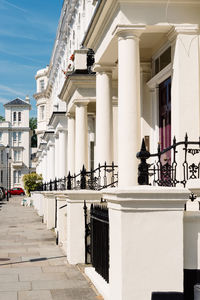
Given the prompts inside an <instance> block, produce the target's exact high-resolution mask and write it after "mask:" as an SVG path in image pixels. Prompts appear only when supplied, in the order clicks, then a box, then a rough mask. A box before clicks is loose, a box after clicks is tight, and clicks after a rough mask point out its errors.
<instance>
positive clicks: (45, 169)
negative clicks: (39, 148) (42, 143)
mask: <svg viewBox="0 0 200 300" xmlns="http://www.w3.org/2000/svg"><path fill="white" fill-rule="evenodd" d="M43 151H44V154H43V164H42V168H43V173H42V174H43V180H44V181H47V151H46V150H43Z"/></svg>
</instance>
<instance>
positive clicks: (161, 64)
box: [154, 47, 171, 75]
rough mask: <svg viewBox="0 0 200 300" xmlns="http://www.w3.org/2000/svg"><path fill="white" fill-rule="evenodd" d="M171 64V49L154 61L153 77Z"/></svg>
mask: <svg viewBox="0 0 200 300" xmlns="http://www.w3.org/2000/svg"><path fill="white" fill-rule="evenodd" d="M170 62H171V47H169V48H167V49H166V50H165V51H164V52H163V53H162V54H161V55H160V56H158V57H157V58H156V59H155V60H154V75H156V74H158V73H159V72H160V71H162V70H163V69H164V68H165V67H166V66H167V65H168V64H169V63H170Z"/></svg>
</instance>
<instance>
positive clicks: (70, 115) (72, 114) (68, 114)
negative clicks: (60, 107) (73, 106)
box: [66, 112, 75, 119]
mask: <svg viewBox="0 0 200 300" xmlns="http://www.w3.org/2000/svg"><path fill="white" fill-rule="evenodd" d="M66 116H67V118H68V119H74V118H75V115H74V113H71V112H67V113H66Z"/></svg>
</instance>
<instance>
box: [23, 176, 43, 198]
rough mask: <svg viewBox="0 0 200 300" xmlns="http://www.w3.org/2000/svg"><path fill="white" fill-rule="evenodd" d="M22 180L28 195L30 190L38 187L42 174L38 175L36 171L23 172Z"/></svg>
mask: <svg viewBox="0 0 200 300" xmlns="http://www.w3.org/2000/svg"><path fill="white" fill-rule="evenodd" d="M22 180H23V182H24V188H25V190H26V193H27V195H28V196H30V191H35V190H37V189H39V187H40V185H41V184H42V175H38V174H36V173H30V174H25V175H24V176H23V178H22Z"/></svg>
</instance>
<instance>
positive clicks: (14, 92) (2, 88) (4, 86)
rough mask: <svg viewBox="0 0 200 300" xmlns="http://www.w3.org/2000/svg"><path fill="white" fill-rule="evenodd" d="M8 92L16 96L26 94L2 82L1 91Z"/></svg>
mask: <svg viewBox="0 0 200 300" xmlns="http://www.w3.org/2000/svg"><path fill="white" fill-rule="evenodd" d="M2 91H3V92H8V93H10V94H12V95H15V96H22V97H25V96H26V94H25V93H23V92H21V91H18V90H15V89H12V88H10V87H9V86H6V85H3V84H0V93H1V92H2Z"/></svg>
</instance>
